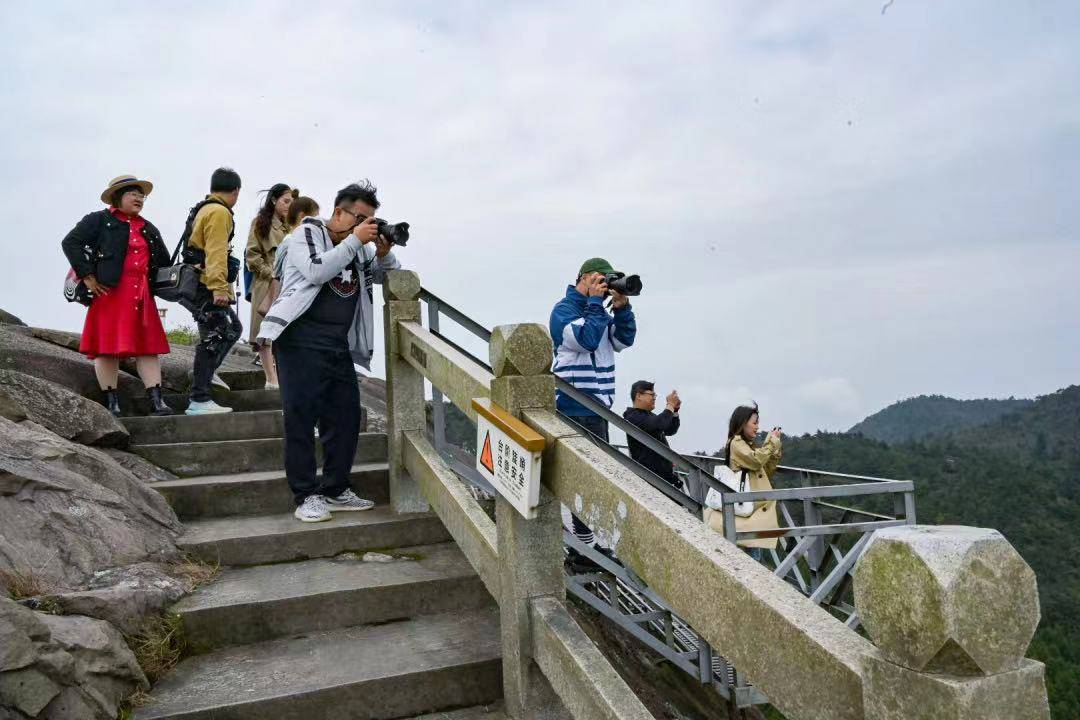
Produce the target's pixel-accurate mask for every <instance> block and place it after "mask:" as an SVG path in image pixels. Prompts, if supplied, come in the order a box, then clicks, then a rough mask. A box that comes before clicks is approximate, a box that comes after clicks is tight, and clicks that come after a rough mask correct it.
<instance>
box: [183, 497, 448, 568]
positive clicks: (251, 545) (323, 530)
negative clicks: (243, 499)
mask: <svg viewBox="0 0 1080 720" xmlns="http://www.w3.org/2000/svg"><path fill="white" fill-rule="evenodd" d="M184 527H185V532H184V534H183V535H182V536H181V537H180V539H179V541H178V544H179V545H180V547H181V548H183V549H184V550H186V551H187V552H190V553H192V554H193V555H195V556H197V557H199V558H201V559H203V560H205V561H206V562H211V563H214V562H216V563H219V564H221V565H260V564H263V563H273V562H285V561H291V560H307V559H309V558H320V557H333V556H335V555H338V554H340V553H343V552H346V551H362V550H379V549H385V548H398V547H408V546H412V545H432V544H434V543H441V542H446V541H447V540H449V539H450V534H449V533H448V532H447V531H446V528H445V527H443V524H442V523H441V522H440V521H439V518H438V516H437V515H435V514H434V513H400V514H399V513H395V512H394V511H393V510H392V509H391V508H390V507H388V506H385V505H384V506H379V507H376V508H373V509H371V510H367V511H364V512H338V513H334V518H333V520H329V521H327V522H320V523H304V522H300V521H299V520H297V519H296V518H294V517H293V515H292V513H291V512H290V513H283V514H281V515H261V516H256V517H236V516H233V517H227V518H212V519H208V520H192V521H191V522H188V523H185V524H184Z"/></svg>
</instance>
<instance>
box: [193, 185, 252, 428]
mask: <svg viewBox="0 0 1080 720" xmlns="http://www.w3.org/2000/svg"><path fill="white" fill-rule="evenodd" d="M239 197H240V176H239V175H238V174H237V173H236V171H235V170H231V169H229V168H218V169H217V170H215V171H214V174H213V175H212V176H211V177H210V194H209V195H207V196H206V199H205V200H203V201H202V202H200V203H199V204H198V205H196V206H195V207H194V208H192V212H191V215H190V216H189V217H188V227H189V228H190V234H189V236H188V240H187V248H186V250H185V256H186V258H185V259H189V260H190V261H193V262H195V263H196V264H199V265H201V266H202V268H203V273H202V276H201V277H200V284H199V291H198V294H197V295H196V298H195V303H194V305H193V306H192V307H191V314H192V317H194V318H195V323H196V324H197V325H198V327H199V344H198V345H196V346H195V368H194V372H193V375H194V377H193V378H192V382H191V398H190V400H189V402H188V408H187V414H188V415H208V414H213V413H227V412H230V411H231V410H232V408H227V407H222V406H221V405H218V404H217V403H215V402H214V401H213V400H211V399H210V383H211V381H212V380H213V379H214V373H215V372H217V369H218V368H219V367H220V366H221V363H222V362H224V360H225V356H226V355H228V354H229V350H231V349H232V346H233V345H235V344H236V341H237V340H238V339H239V338H240V335H241V333H242V332H243V330H244V328H243V326H242V325H241V324H240V318H239V317H237V314H236V311H235V310H233V308H232V303H233V302H234V298H233V290H232V285H233V283H234V282H236V274H237V273H238V272H239V269H240V263H239V261H238V260H233V259H232V247H231V243H232V238H233V230H234V223H233V212H232V208H233V206H234V205H236V201H237V199H238V198H239Z"/></svg>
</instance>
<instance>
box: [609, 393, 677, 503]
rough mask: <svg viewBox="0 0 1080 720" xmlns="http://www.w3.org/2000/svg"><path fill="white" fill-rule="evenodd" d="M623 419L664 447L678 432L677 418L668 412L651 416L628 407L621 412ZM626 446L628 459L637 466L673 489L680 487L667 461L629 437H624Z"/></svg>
mask: <svg viewBox="0 0 1080 720" xmlns="http://www.w3.org/2000/svg"><path fill="white" fill-rule="evenodd" d="M623 417H624V418H626V419H627V420H629V421H630V422H632V423H633V424H634V425H637V426H638V427H639V428H641V429H642V430H644V431H645V432H647V433H649V434H650V435H652V436H653V437H654V438H656V439H657V440H658V441H659V442H661V443H663V444H664V445H667V444H668V441H667V436H668V435H674V434H675V433H677V432H679V416H678V415H676V414H675V413H673V412H671V411H670V410H664V412H662V413H660V414H659V415H653V414H652V413H651V412H649V411H648V410H639V409H638V408H635V407H628V408H626V410H625V411H624V412H623ZM626 444H627V445H629V446H630V457H632V458H634V460H635V461H636V462H637V463H638V464H640V465H644V466H645V467H647V468H648V469H650V470H652V471H653V472H654V473H656V474H657V475H659V476H660V477H661V478H663V479H664V480H667V481H668V482H669V483H671V484H672V485H674V486H675V487H682V482H681V481H679V480H678V478H676V477H675V467H674V466H673V465H672V464H671V463H670V462H669V461H667V460H665V459H664V458H662V457H660V456H659V455H657V454H656V453H654V452H653V451H652V450H650V449H649V448H647V447H645V446H644V445H642V444H641V443H640V442H638V441H637V440H635V439H634V438H632V437H630V436H629V435H627V437H626Z"/></svg>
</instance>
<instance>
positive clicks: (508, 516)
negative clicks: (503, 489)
mask: <svg viewBox="0 0 1080 720" xmlns="http://www.w3.org/2000/svg"><path fill="white" fill-rule="evenodd" d="M489 356H490V360H491V368H492V372H493V373H494V374H495V380H494V381H493V382H492V383H491V399H492V401H493V402H494V403H495V404H497V405H500V406H502V407H503V409H505V410H506V411H508V412H509V413H510V414H511V415H514V416H515V417H520V416H521V411H522V410H523V409H525V408H548V409H551V410H554V408H555V377H554V376H553V375H552V374H551V373H550V372H548V371H549V370H550V368H551V358H552V344H551V338H550V336H549V335H548V331H547V329H546V328H545V327H544V326H543V325H538V324H535V323H532V324H527V325H500V326H499V327H497V328H495V330H494V331H493V332H492V334H491V344H490V346H489ZM495 520H496V525H497V527H498V532H499V568H500V572H501V573H502V576H501V578H500V584H499V586H500V590H501V597H500V598H499V611H500V615H501V621H502V657H503V696H504V699H505V702H506V712H507V714H508V715H509V716H510V717H512V718H515V720H526V719H527V718H529V719H531V718H540V717H552V716H556V715H558V716H562V715H565V711H564V710H563V709H562V706H561V703H559V701H558V698H557V697H556V696H555V694H554V693H553V692H552V690H551V688H550V686H549V685H548V684H547V682H546V681H545V680H544V677H543V674H542V673H540V672H539V668H537V667H536V666H535V664H534V663H533V661H532V630H531V627H530V619H529V603H530V600H531V599H532V598H536V597H541V596H557V597H560V598H561V597H563V594H564V592H563V578H562V557H563V553H562V523H561V520H560V515H559V503H558V501H556V500H555V498H554V496H552V494H551V493H550V492H549V491H548V490H547V489H546V488H544V487H541V488H540V506H539V508H538V509H537V513H536V517H535V518H534V519H532V520H526V519H525V518H523V517H522V516H521V515H520V514H519V513H518V512H517V510H515V509H514V508H513V506H512V505H510V503H508V502H507V501H506V500H504V499H503V498H502V497H499V498H498V499H497V500H496V505H495Z"/></svg>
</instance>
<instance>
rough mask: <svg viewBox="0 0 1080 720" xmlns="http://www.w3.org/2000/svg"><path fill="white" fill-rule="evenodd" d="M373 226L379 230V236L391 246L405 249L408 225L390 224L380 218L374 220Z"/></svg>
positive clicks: (401, 223)
mask: <svg viewBox="0 0 1080 720" xmlns="http://www.w3.org/2000/svg"><path fill="white" fill-rule="evenodd" d="M375 226H376V227H377V228H378V230H379V235H381V236H382V237H383V238H385V239H386V242H388V243H390V244H391V245H400V246H401V247H405V245H406V243H408V242H409V223H407V222H399V223H392V222H387V221H386V220H383V219H382V218H375Z"/></svg>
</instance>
